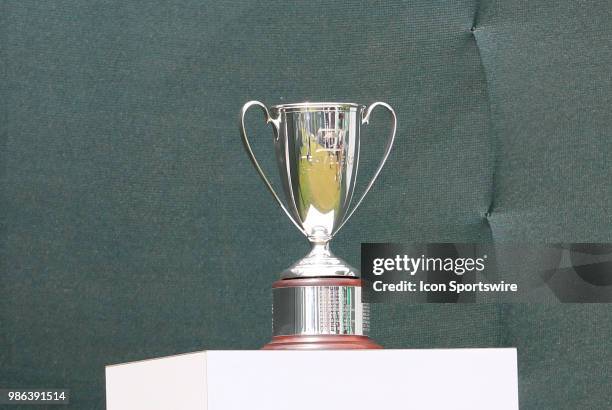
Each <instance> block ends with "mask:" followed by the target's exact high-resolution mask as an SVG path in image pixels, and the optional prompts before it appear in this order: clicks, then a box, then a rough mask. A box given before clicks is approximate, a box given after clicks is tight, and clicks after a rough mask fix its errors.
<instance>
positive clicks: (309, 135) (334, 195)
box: [241, 101, 397, 349]
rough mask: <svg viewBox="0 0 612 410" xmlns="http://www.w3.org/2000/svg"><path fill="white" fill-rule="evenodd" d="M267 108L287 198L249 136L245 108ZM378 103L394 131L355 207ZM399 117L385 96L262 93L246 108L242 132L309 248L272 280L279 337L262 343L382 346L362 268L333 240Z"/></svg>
mask: <svg viewBox="0 0 612 410" xmlns="http://www.w3.org/2000/svg"><path fill="white" fill-rule="evenodd" d="M252 106H257V107H259V108H261V110H262V111H263V113H264V118H265V121H266V123H268V124H272V127H273V141H274V151H275V155H276V162H277V165H278V171H279V174H280V180H281V183H282V185H283V191H284V193H285V199H286V201H282V200H281V199H280V197H279V196H278V194H277V193H276V191H275V190H274V188H273V187H272V184H271V183H270V181H269V180H268V178H267V177H266V175H265V174H264V172H263V170H262V168H261V167H260V165H259V163H258V161H257V159H256V158H255V155H254V153H253V151H252V149H251V146H250V144H249V139H248V137H247V134H246V129H245V125H244V117H245V114H246V112H247V111H248V109H249V108H251V107H252ZM378 106H381V107H384V108H386V109H387V110H389V112H390V113H391V117H392V121H391V136H390V138H389V140H388V141H387V145H386V148H385V153H384V155H383V158H382V160H381V162H380V164H379V165H378V167H377V169H376V171H375V172H374V175H373V177H372V179H371V180H370V182H369V183H368V184H367V185H366V188H365V190H364V192H363V193H362V194H361V196H360V197H359V199H358V200H357V201H356V202H355V205H354V206H353V207H352V208H351V202H352V201H353V193H354V191H355V183H356V178H357V170H358V165H359V150H360V126H361V125H362V124H368V123H369V120H370V115H371V113H372V110H373V109H374V108H376V107H378ZM396 127H397V119H396V116H395V112H394V111H393V109H392V108H391V107H390V106H389V105H388V104H386V103H383V102H376V103H374V104H372V105H370V106H369V107H368V108H367V109H366V107H365V106H363V105H359V104H353V103H327V102H321V103H319V102H317V103H308V102H306V103H298V104H282V105H275V106H273V107H271V109H270V110H268V108H267V107H266V106H265V105H264V104H263V103H261V102H259V101H250V102H248V103H246V104H245V105H244V106H243V108H242V111H241V135H242V141H243V143H244V146H245V149H246V151H247V154H248V155H249V157H250V159H251V161H252V162H253V165H254V166H255V169H256V170H257V172H258V173H259V175H260V176H261V178H262V180H263V181H264V184H265V185H266V187H267V188H268V190H269V191H270V192H271V193H272V196H273V197H274V199H275V200H276V201H277V203H278V204H279V205H280V207H281V208H282V210H283V211H284V212H285V214H286V215H287V216H288V217H289V219H290V220H291V221H292V222H293V224H294V225H295V226H296V228H297V229H298V230H299V231H300V232H302V233H303V234H304V236H306V238H308V240H309V241H310V243H311V245H312V249H311V251H310V252H309V253H308V254H307V255H306V256H305V257H303V258H302V259H300V260H299V261H297V262H296V263H294V264H293V265H292V266H290V267H289V268H287V269H286V270H285V271H283V272H282V273H281V274H280V279H279V280H278V281H277V282H275V283H274V284H273V286H272V288H273V324H272V328H273V339H272V342H270V343H268V344H267V345H266V346H264V349H352V348H380V346H378V345H377V344H376V343H374V342H373V341H372V340H370V339H369V338H368V337H367V333H368V326H369V310H368V306H367V305H365V304H363V303H361V280H360V279H359V271H358V270H357V269H355V268H353V267H352V266H350V265H349V264H348V263H346V262H345V261H344V260H342V259H340V258H338V257H336V256H335V255H334V254H333V253H332V252H331V250H330V248H329V242H330V240H331V239H332V238H333V236H334V235H335V234H336V233H337V232H338V231H339V230H340V229H341V228H342V227H343V226H344V224H345V223H346V222H347V221H348V220H349V219H350V217H351V216H352V215H353V213H354V212H355V210H356V209H357V207H358V206H359V205H360V204H361V202H362V201H363V199H364V198H365V196H366V194H367V193H368V191H369V190H370V188H371V187H372V185H373V184H374V181H375V180H376V178H377V177H378V175H379V174H380V171H381V170H382V168H383V166H384V164H385V162H386V160H387V158H388V156H389V153H390V151H391V147H392V146H393V140H394V138H395V131H396Z"/></svg>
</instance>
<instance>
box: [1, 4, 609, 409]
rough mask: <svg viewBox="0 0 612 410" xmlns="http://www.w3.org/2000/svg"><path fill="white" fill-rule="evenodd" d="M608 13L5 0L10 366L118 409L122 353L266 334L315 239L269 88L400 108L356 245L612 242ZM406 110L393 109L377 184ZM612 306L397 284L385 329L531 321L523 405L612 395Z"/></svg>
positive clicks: (341, 246) (459, 335)
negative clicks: (280, 286) (464, 301)
mask: <svg viewBox="0 0 612 410" xmlns="http://www.w3.org/2000/svg"><path fill="white" fill-rule="evenodd" d="M611 20H612V7H610V3H609V1H603V0H601V1H596V0H594V1H591V0H586V1H581V2H575V1H570V0H559V1H555V2H550V1H545V0H535V1H530V2H525V1H519V0H508V1H486V0H483V1H476V0H474V1H453V2H447V1H431V0H427V1H422V0H419V1H413V2H402V1H395V0H394V1H379V2H368V3H361V2H352V1H345V0H342V1H329V0H328V1H318V0H313V1H309V2H295V3H288V2H286V1H267V2H256V1H232V2H212V1H194V0H182V1H179V0H173V1H154V2H153V1H151V2H148V1H147V2H142V1H133V0H122V1H111V0H100V1H95V2H84V1H77V0H71V1H69V0H67V1H61V2H55V1H54V2H51V1H49V2H40V1H29V0H22V1H4V2H2V3H1V4H0V30H1V31H0V47H1V49H0V53H1V54H0V56H1V58H0V67H1V68H2V71H1V72H2V81H1V82H0V87H2V88H1V89H0V91H1V92H0V95H1V96H2V97H1V98H0V103H1V104H2V105H1V109H0V114H1V117H0V135H1V136H2V147H3V149H2V150H0V155H1V156H2V157H1V160H2V165H3V166H2V173H1V178H2V188H3V189H2V192H3V196H2V208H1V209H2V215H3V217H4V221H3V225H2V231H1V232H2V233H1V235H0V237H1V238H2V271H1V275H2V286H1V287H0V308H1V309H0V323H1V325H0V329H1V331H0V343H1V344H0V386H2V387H67V388H70V389H71V390H72V403H73V404H72V405H71V407H72V408H78V409H81V408H83V409H84V408H87V409H102V408H104V365H106V364H110V363H118V362H125V361H129V360H136V359H144V358H150V357H156V356H162V355H171V354H176V353H182V352H189V351H194V350H201V349H256V348H258V347H260V346H261V345H262V344H264V343H265V342H266V341H267V340H268V338H269V337H270V317H271V314H270V305H271V291H270V285H271V283H272V282H273V281H274V280H275V279H276V275H277V274H278V272H280V271H281V270H282V269H283V268H285V267H286V266H288V265H289V264H290V263H292V262H293V261H294V260H296V259H298V258H299V257H301V256H302V255H303V254H304V253H305V252H306V251H307V245H306V243H305V240H304V239H303V238H302V237H300V234H299V233H298V232H297V230H295V228H294V227H293V226H292V225H291V223H290V222H289V220H288V219H287V218H286V217H285V216H284V215H283V214H282V212H281V211H280V210H279V209H278V207H277V206H276V205H275V204H274V202H273V200H272V198H271V196H270V195H269V194H268V192H266V190H265V189H264V187H263V185H262V184H261V181H260V180H259V178H258V176H257V175H256V174H255V172H254V170H253V169H252V166H251V164H250V162H249V161H248V159H247V157H246V155H245V153H244V150H243V147H242V145H241V142H240V138H239V133H238V127H237V115H238V112H239V110H240V108H241V106H242V104H243V103H244V102H246V101H248V100H250V99H259V100H262V101H264V102H266V103H268V104H274V103H282V102H299V101H305V100H310V101H314V100H330V99H333V100H345V101H351V102H359V103H364V104H368V103H371V102H373V101H376V100H383V101H386V102H388V103H390V104H391V105H392V106H393V107H394V108H395V110H396V112H397V113H398V125H399V128H398V135H397V144H396V146H395V147H394V150H393V152H392V154H391V156H390V158H389V161H388V165H387V167H386V169H385V170H384V171H383V173H382V174H381V176H380V179H379V181H378V182H377V184H376V185H375V186H374V188H373V190H372V192H371V194H370V195H369V196H368V197H367V199H366V200H365V201H364V203H363V205H362V207H361V209H360V210H359V211H357V212H356V214H355V216H354V219H353V220H351V221H350V222H349V223H348V224H347V225H346V227H345V228H344V230H343V231H342V232H341V233H340V234H339V235H338V237H337V238H336V239H334V241H333V247H334V249H335V251H336V253H337V254H339V255H341V256H343V257H345V259H347V260H348V261H349V262H351V263H352V264H353V265H358V264H359V254H358V252H359V246H360V243H361V242H410V241H418V242H426V241H434V242H443V241H454V242H470V241H509V242H513V241H523V242H529V241H540V242H541V241H544V242H563V241H565V242H579V241H586V242H598V241H607V242H612V229H611V225H612V222H611V221H612V216H611V212H610V210H611V209H612V184H611V181H612V171H611V167H610V160H611V159H612V143H611V141H612V139H611V136H612V135H611V134H612V113H611V112H610V105H611V103H612V99H611V96H612V81H611V79H612V77H611V76H610V67H611V65H612V49H611V42H610V39H611V37H612V25H610V24H609V22H610V21H611ZM248 126H249V127H250V129H251V130H252V131H251V132H252V134H253V139H255V140H256V143H255V144H254V145H256V147H255V148H256V152H257V154H258V155H259V158H260V161H261V162H262V164H263V166H264V168H265V169H267V170H268V172H270V173H271V174H274V172H275V168H274V167H275V164H274V162H273V155H272V144H271V134H270V132H271V131H270V129H268V128H266V127H265V125H264V124H263V123H262V121H261V116H260V115H259V114H252V115H249V118H248ZM387 132H388V129H387V118H386V116H385V114H384V113H383V112H382V111H381V112H375V113H374V114H373V116H372V121H371V126H370V127H369V128H368V129H366V130H365V131H364V136H363V141H364V142H363V145H362V160H363V162H362V165H361V168H360V184H361V185H360V186H363V185H365V183H366V181H367V179H368V178H367V177H368V175H370V174H371V173H372V172H373V168H374V166H375V164H376V163H377V161H378V158H379V157H380V155H381V154H382V151H383V147H384V139H385V138H386V134H387ZM611 313H612V310H611V308H610V306H608V305H562V306H561V305H556V306H552V305H551V306H545V305H465V306H455V305H420V306H409V305H385V306H382V305H377V306H374V309H373V314H372V336H373V337H374V338H375V339H376V340H377V341H379V342H380V343H382V344H383V345H385V346H387V347H394V348H400V347H401V348H413V347H414V348H429V347H475V346H478V347H495V346H516V347H517V348H518V354H519V387H520V403H521V408H522V409H587V408H588V409H604V408H610V407H612V392H611V391H610V385H611V383H612V377H611V371H610V363H612V349H611V348H610V346H611V345H610V335H611V334H612V324H611V323H610V318H611V316H610V314H611ZM270 388H273V385H271V386H270Z"/></svg>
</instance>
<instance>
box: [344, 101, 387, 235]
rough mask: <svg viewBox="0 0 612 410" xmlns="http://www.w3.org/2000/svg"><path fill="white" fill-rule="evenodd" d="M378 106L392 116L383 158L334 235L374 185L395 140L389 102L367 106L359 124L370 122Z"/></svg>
mask: <svg viewBox="0 0 612 410" xmlns="http://www.w3.org/2000/svg"><path fill="white" fill-rule="evenodd" d="M378 106H381V107H385V108H386V109H387V110H389V112H390V113H391V117H392V118H391V137H390V138H389V140H388V141H387V146H386V148H385V155H383V158H382V160H381V161H380V164H378V168H376V172H375V173H374V176H373V177H372V179H371V180H370V183H369V184H368V185H367V186H366V189H365V191H363V194H361V197H359V200H358V201H357V203H356V204H355V206H354V207H353V209H352V210H351V211H350V212H349V213H348V214H347V217H346V218H344V220H343V221H342V223H341V224H340V226H338V229H336V230H335V231H334V233H333V234H332V235H335V234H336V233H337V232H338V231H339V230H340V229H342V227H343V226H344V224H345V223H346V222H347V221H348V220H349V219H350V218H351V216H353V214H354V213H355V211H356V210H357V208H358V207H359V205H361V202H362V201H363V198H365V196H366V195H367V194H368V192H369V191H370V188H372V185H374V182H375V181H376V179H377V178H378V174H380V171H382V169H383V167H384V166H385V162H387V158H389V154H390V153H391V148H392V147H393V141H394V140H395V131H396V130H397V117H396V116H395V111H393V108H391V106H390V105H389V104H387V103H384V102H381V101H377V102H375V103H373V104H371V105H370V106H369V107H368V108H367V110H365V111H364V112H363V114H362V118H361V124H364V125H367V124H369V123H370V114H372V111H373V110H374V108H376V107H378Z"/></svg>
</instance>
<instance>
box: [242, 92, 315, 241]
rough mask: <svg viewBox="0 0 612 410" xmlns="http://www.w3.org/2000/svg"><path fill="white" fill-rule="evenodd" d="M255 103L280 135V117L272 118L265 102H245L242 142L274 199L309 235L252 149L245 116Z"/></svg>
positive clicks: (299, 227)
mask: <svg viewBox="0 0 612 410" xmlns="http://www.w3.org/2000/svg"><path fill="white" fill-rule="evenodd" d="M254 105H256V106H258V107H259V108H261V110H262V111H263V112H264V119H265V120H266V124H272V125H273V126H274V129H275V131H276V134H277V136H278V128H279V126H280V118H272V116H270V112H269V111H268V108H267V107H266V106H265V105H264V104H263V103H261V102H259V101H249V102H248V103H246V104H244V106H243V107H242V110H241V111H240V134H241V135H242V142H243V143H244V148H245V149H246V151H247V154H249V158H250V159H251V162H252V163H253V166H254V167H255V169H256V170H257V172H258V173H259V176H260V177H261V179H262V180H263V182H264V184H266V187H267V188H268V191H270V192H271V193H272V196H273V197H274V199H276V202H278V204H279V205H280V207H281V208H282V209H283V211H285V214H286V215H287V216H288V217H289V219H290V220H291V222H293V224H294V225H295V227H296V228H298V229H299V230H300V232H302V233H303V234H304V235H306V236H308V235H307V234H306V231H305V230H304V229H303V228H302V227H301V226H300V225H299V224H298V223H297V221H296V220H295V218H294V217H293V216H292V215H291V213H290V212H289V210H288V209H287V207H285V204H283V202H282V201H281V200H280V198H279V197H278V195H277V194H276V191H274V188H272V184H271V183H270V181H269V180H268V177H266V174H264V172H263V170H262V169H261V167H260V166H259V162H257V158H255V154H254V153H253V150H252V149H251V144H249V139H248V137H247V133H246V128H245V126H244V116H245V114H246V112H247V111H248V110H249V108H251V107H252V106H254Z"/></svg>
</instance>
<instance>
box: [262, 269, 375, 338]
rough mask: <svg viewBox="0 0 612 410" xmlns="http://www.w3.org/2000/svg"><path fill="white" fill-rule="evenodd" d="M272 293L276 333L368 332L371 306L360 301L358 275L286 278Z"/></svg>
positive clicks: (273, 326) (319, 334)
mask: <svg viewBox="0 0 612 410" xmlns="http://www.w3.org/2000/svg"><path fill="white" fill-rule="evenodd" d="M344 283H346V285H345V284H344ZM272 293H273V300H274V301H273V322H272V334H273V335H274V336H292V335H299V336H307V335H311V336H322V335H355V336H365V335H367V334H368V331H369V306H368V305H367V304H365V305H364V304H363V303H361V282H360V281H359V280H358V279H333V280H330V279H323V278H322V279H316V278H312V279H292V280H284V281H278V282H276V283H275V286H274V288H273V291H272Z"/></svg>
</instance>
